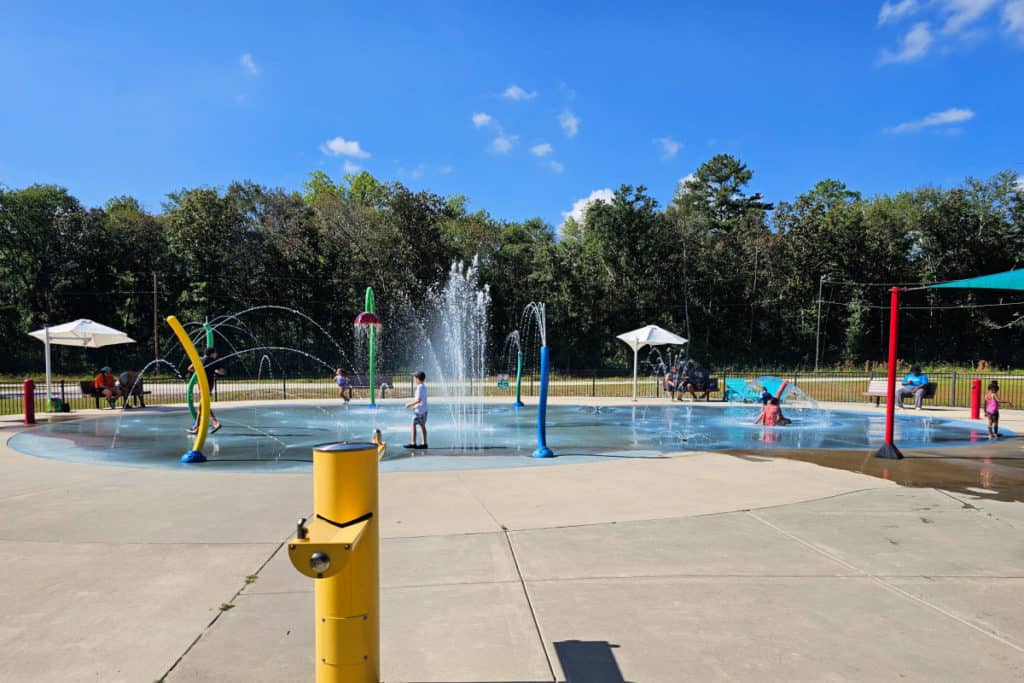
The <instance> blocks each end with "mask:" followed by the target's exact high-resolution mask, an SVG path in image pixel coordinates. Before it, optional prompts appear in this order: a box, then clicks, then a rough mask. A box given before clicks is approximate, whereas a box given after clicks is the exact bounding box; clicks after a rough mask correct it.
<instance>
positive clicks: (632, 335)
mask: <svg viewBox="0 0 1024 683" xmlns="http://www.w3.org/2000/svg"><path fill="white" fill-rule="evenodd" d="M615 338H616V339H619V340H622V341H623V342H625V343H626V344H627V345H629V348H631V349H633V400H634V401H635V400H636V371H637V366H638V365H639V355H640V349H642V348H643V347H645V346H666V345H680V344H685V343H686V339H684V338H682V337H680V336H679V335H677V334H672V333H671V332H669V331H668V330H666V329H664V328H662V327H658V326H657V325H647V326H646V327H641V328H640V329H637V330H632V331H630V332H623V333H622V334H620V335H617V336H616V337H615Z"/></svg>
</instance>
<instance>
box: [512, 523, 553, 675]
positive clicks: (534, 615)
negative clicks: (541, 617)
mask: <svg viewBox="0 0 1024 683" xmlns="http://www.w3.org/2000/svg"><path fill="white" fill-rule="evenodd" d="M505 541H506V542H507V543H508V551H509V552H510V553H512V564H513V565H514V566H515V568H516V576H518V577H519V585H520V587H521V588H522V589H523V597H525V598H526V606H527V607H528V608H529V609H530V618H531V619H533V627H534V629H536V631H537V639H538V640H539V641H540V649H541V652H543V653H544V661H545V662H547V665H548V672H550V674H551V680H552V683H557V681H558V676H556V675H555V666H554V664H552V663H551V656H550V655H549V654H548V646H547V643H546V642H545V641H544V633H543V632H542V631H541V628H540V621H538V620H537V612H536V610H534V608H533V600H532V599H530V589H529V588H527V586H526V580H525V579H523V572H522V570H521V569H520V568H519V558H518V557H517V556H516V549H515V546H513V545H512V536H511V535H510V534H509V532H508V531H507V530H506V531H505Z"/></svg>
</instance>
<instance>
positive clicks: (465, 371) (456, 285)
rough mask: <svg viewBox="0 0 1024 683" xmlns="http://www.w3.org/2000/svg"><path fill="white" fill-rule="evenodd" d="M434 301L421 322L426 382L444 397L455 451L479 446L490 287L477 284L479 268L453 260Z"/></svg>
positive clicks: (432, 298) (488, 326) (433, 294)
mask: <svg viewBox="0 0 1024 683" xmlns="http://www.w3.org/2000/svg"><path fill="white" fill-rule="evenodd" d="M429 298H430V300H432V301H434V302H435V304H434V306H433V309H432V310H431V311H430V312H429V313H430V315H429V316H428V320H427V322H426V323H424V324H422V326H421V333H422V336H423V339H422V348H423V353H422V354H421V355H420V357H419V358H418V359H415V360H417V361H418V362H425V363H426V366H427V367H426V371H427V381H428V383H429V382H433V381H435V380H436V383H435V384H434V385H433V386H435V387H437V388H438V389H439V390H440V391H439V394H440V396H442V397H444V399H445V401H444V404H443V405H444V406H445V408H446V409H447V410H448V413H449V415H450V417H451V429H452V435H453V438H452V439H451V442H452V443H451V446H452V447H453V448H454V449H456V450H475V449H479V448H480V447H481V445H482V443H481V432H482V430H483V427H484V425H483V412H484V411H483V403H484V385H485V378H486V376H487V338H488V332H489V329H490V323H489V319H488V314H489V309H490V305H491V293H490V288H489V287H488V286H487V285H481V284H480V282H479V266H478V263H477V260H476V259H474V260H473V262H472V263H471V264H469V265H466V264H464V263H461V262H458V261H457V262H455V263H453V264H452V266H451V268H450V269H449V271H448V281H447V283H446V284H445V286H444V288H443V289H441V290H440V291H437V292H433V293H432V295H431V296H430V297H429Z"/></svg>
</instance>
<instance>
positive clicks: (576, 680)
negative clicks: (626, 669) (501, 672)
mask: <svg viewBox="0 0 1024 683" xmlns="http://www.w3.org/2000/svg"><path fill="white" fill-rule="evenodd" d="M617 647H619V646H618V645H613V644H612V643H609V642H608V641H606V640H561V641H556V642H555V654H556V655H557V656H558V663H559V664H561V665H562V671H563V673H564V674H565V678H559V679H558V683H629V682H628V681H626V679H624V678H623V677H622V671H620V670H619V663H618V662H617V661H615V653H614V652H612V650H613V649H614V648H617ZM451 683H479V682H478V681H452V682H451ZM489 683H550V681H547V680H545V681H500V682H499V681H490V682H489Z"/></svg>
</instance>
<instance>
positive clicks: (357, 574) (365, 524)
mask: <svg viewBox="0 0 1024 683" xmlns="http://www.w3.org/2000/svg"><path fill="white" fill-rule="evenodd" d="M383 449H384V445H383V444H377V443H332V444H323V445H321V446H317V447H315V448H314V449H313V521H312V523H310V524H309V526H308V527H307V526H306V525H305V520H302V521H300V522H299V529H298V533H297V535H296V537H295V538H293V539H292V540H291V541H289V542H288V556H289V558H290V559H291V561H292V565H293V566H294V567H295V568H296V569H297V570H298V571H299V572H301V573H302V574H305V575H306V576H309V577H311V578H313V579H315V580H316V581H315V583H314V592H315V596H316V681H317V683H379V681H380V548H379V543H380V531H379V529H380V521H379V518H378V511H377V462H378V460H379V458H380V453H381V452H382V451H383Z"/></svg>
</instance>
